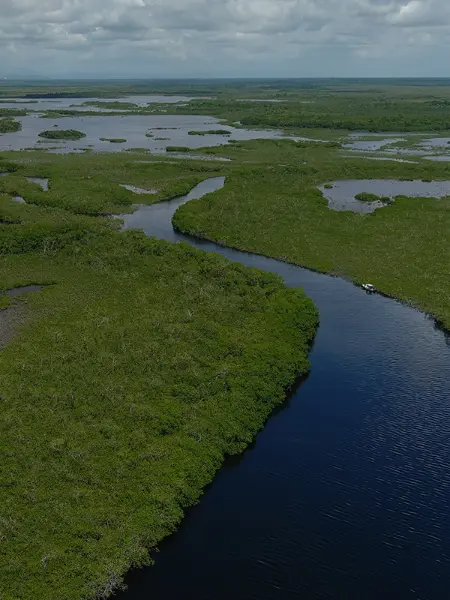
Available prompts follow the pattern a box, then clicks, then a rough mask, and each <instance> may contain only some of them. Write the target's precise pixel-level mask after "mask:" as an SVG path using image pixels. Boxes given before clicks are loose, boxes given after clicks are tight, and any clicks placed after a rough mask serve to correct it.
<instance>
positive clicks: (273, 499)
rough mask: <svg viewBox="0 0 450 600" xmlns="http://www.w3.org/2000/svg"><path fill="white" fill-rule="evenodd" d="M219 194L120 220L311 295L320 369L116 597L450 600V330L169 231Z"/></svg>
mask: <svg viewBox="0 0 450 600" xmlns="http://www.w3.org/2000/svg"><path fill="white" fill-rule="evenodd" d="M402 183H403V182H402ZM405 183H410V184H411V183H412V182H405ZM223 185H224V180H223V178H215V179H211V180H209V181H205V182H203V183H201V184H200V186H197V187H196V188H194V189H193V190H192V192H191V193H190V194H188V195H187V196H185V197H184V198H178V199H176V200H172V201H170V202H163V203H160V204H154V205H152V206H146V207H142V208H140V209H139V210H138V211H137V212H136V213H135V214H134V215H126V216H125V218H126V221H127V224H126V226H127V227H128V228H131V227H133V228H137V229H139V228H142V229H144V231H145V232H146V233H147V234H148V235H151V236H155V237H158V238H162V239H166V240H169V241H171V242H177V241H185V242H188V243H189V244H192V245H193V246H196V247H199V248H202V249H204V250H206V251H210V252H217V253H220V254H222V255H224V256H225V257H227V258H229V259H230V260H232V261H235V262H240V263H242V264H244V265H246V266H250V267H257V268H260V269H263V270H266V271H270V272H273V273H277V274H279V275H280V276H281V277H283V279H284V281H285V283H286V285H288V286H290V287H297V286H300V287H302V288H304V289H305V291H306V293H307V294H308V296H310V297H311V298H312V299H313V301H314V302H315V304H316V306H317V307H318V309H319V311H320V329H319V331H318V335H317V337H316V340H315V343H314V347H313V350H312V353H311V356H310V359H311V364H312V370H311V374H310V376H309V377H308V379H307V380H306V381H305V382H304V383H303V384H302V385H301V386H300V387H299V388H298V389H297V390H296V391H295V392H294V393H293V395H292V398H291V400H290V402H288V403H285V405H284V406H283V408H282V410H279V411H278V412H275V413H274V414H273V416H272V418H271V419H270V420H269V422H268V424H267V425H266V427H265V428H264V430H263V431H262V432H261V433H260V435H259V436H258V438H257V440H256V442H255V443H254V444H253V445H252V446H251V447H250V448H249V449H248V450H247V451H246V452H245V453H244V454H243V455H241V456H239V457H236V458H234V459H229V460H228V461H227V463H226V464H225V466H224V467H223V468H222V469H221V470H220V471H219V473H218V474H217V476H216V478H215V480H214V482H213V483H212V485H211V486H210V487H209V488H208V489H207V490H206V492H205V494H204V495H203V497H202V498H201V500H200V503H199V504H198V505H197V506H194V507H193V508H192V509H190V510H189V511H188V513H187V516H186V518H185V519H184V521H183V523H182V525H181V527H180V529H179V531H177V532H176V533H175V534H174V535H173V536H172V537H170V538H169V539H168V540H166V541H165V542H164V543H163V544H162V545H161V553H160V554H157V555H155V566H153V567H149V568H147V569H143V570H140V571H135V572H133V573H131V574H130V575H129V576H128V578H127V584H128V591H126V592H124V593H119V594H117V596H115V598H117V600H149V599H150V598H151V599H152V600H180V598H189V599H190V598H195V600H211V599H214V600H231V599H233V600H299V599H302V600H447V599H448V598H449V590H450V468H449V464H450V444H449V437H450V386H449V381H450V339H449V337H448V336H446V335H445V334H444V333H443V332H442V331H441V330H439V328H438V327H436V326H435V324H434V322H433V321H432V320H431V319H430V318H428V317H427V316H426V315H424V314H422V313H420V312H418V311H416V310H414V309H412V308H410V307H407V306H404V305H402V304H400V303H398V302H395V301H393V300H390V299H388V298H384V297H382V296H380V295H378V294H366V293H365V292H364V291H363V290H361V289H360V288H357V287H355V286H354V285H352V284H351V283H349V282H347V281H344V280H343V279H339V278H333V277H328V276H325V275H321V274H318V273H312V272H310V271H308V270H306V269H302V268H300V267H297V266H295V265H290V264H287V263H283V262H279V261H276V260H273V259H269V258H265V257H264V256H256V255H254V254H248V253H245V252H239V251H236V250H232V249H230V248H224V247H221V246H218V245H216V244H214V243H211V242H207V241H205V240H198V239H195V238H192V237H186V236H183V235H182V234H180V233H177V232H175V231H174V230H173V228H172V225H171V219H172V215H173V214H174V212H175V210H176V209H177V208H178V207H179V206H180V205H181V204H183V203H184V202H186V201H188V200H189V199H193V198H198V197H200V196H202V195H204V194H206V193H208V192H213V191H214V190H217V189H219V188H221V187H222V186H223ZM436 185H438V183H436ZM439 185H441V184H440V183H439ZM446 185H448V184H446ZM225 190H226V183H225ZM359 191H361V188H358V192H359ZM375 191H378V192H379V188H377V189H376V190H375ZM384 191H385V190H384ZM433 193H435V192H434V191H433ZM219 198H220V197H218V198H217V199H216V200H215V201H217V202H218V201H220V199H219ZM213 201H214V200H213Z"/></svg>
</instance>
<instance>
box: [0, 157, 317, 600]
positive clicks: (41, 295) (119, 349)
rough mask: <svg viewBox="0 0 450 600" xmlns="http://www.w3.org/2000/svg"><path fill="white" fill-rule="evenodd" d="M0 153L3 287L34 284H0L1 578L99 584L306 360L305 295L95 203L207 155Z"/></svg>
mask: <svg viewBox="0 0 450 600" xmlns="http://www.w3.org/2000/svg"><path fill="white" fill-rule="evenodd" d="M8 158H9V160H5V158H4V159H3V160H0V171H2V170H3V171H4V172H8V173H10V174H9V175H8V176H6V177H1V178H0V186H1V187H0V240H1V246H0V288H1V289H2V290H3V291H4V290H7V289H10V288H15V287H19V286H25V285H30V284H39V285H41V286H43V288H42V290H41V291H36V292H33V293H28V294H24V295H23V296H20V297H13V298H9V297H8V298H7V299H4V298H5V297H4V296H1V297H0V310H1V311H2V313H3V314H6V315H11V317H12V318H13V323H14V329H15V332H16V335H15V337H13V338H12V339H10V337H11V335H10V334H11V332H10V331H8V332H4V331H3V330H2V329H1V328H2V326H3V324H4V323H5V320H4V319H2V320H0V344H1V345H3V346H4V347H3V349H2V350H1V352H0V387H1V390H2V394H1V417H0V423H1V425H0V427H1V440H2V443H1V447H2V460H1V480H2V486H1V492H0V513H1V519H0V535H1V539H2V552H1V553H0V571H1V573H2V576H1V581H0V596H1V597H2V598H5V599H12V598H14V599H15V600H30V598H39V599H41V600H55V599H57V598H58V599H62V598H64V599H66V600H72V599H73V600H79V599H80V598H106V597H107V596H109V595H110V594H111V593H112V592H113V591H114V590H115V589H118V588H119V587H120V585H121V581H122V576H123V574H124V573H125V572H126V571H127V570H128V569H129V568H130V567H131V566H136V565H142V564H147V563H148V562H150V554H149V550H150V551H152V550H153V549H154V548H155V547H156V546H157V544H158V543H159V541H160V540H161V539H162V538H164V537H165V536H166V535H168V534H169V533H171V532H172V531H174V529H175V528H176V527H177V525H178V524H179V522H180V520H181V519H182V516H183V511H184V509H185V508H186V507H188V506H189V505H191V504H193V503H195V502H197V500H198V499H199V497H200V495H201V492H202V489H203V488H204V486H205V485H206V484H208V483H209V482H210V481H211V479H212V478H213V476H214V473H215V472H216V470H217V469H218V468H219V467H220V465H221V463H222V461H223V459H224V457H225V456H226V455H227V454H233V453H237V452H240V451H242V450H243V448H245V446H246V445H247V444H248V443H249V442H250V441H251V440H252V439H253V437H254V435H255V434H256V432H257V431H258V430H259V429H260V428H261V427H262V426H263V424H264V422H265V420H266V419H267V417H268V416H269V414H270V412H271V410H272V409H273V407H274V406H275V405H276V404H278V403H280V402H282V401H283V399H284V398H285V393H286V390H288V389H289V388H290V386H292V385H293V383H294V382H295V380H296V378H297V377H298V376H300V375H302V374H304V373H306V372H307V370H308V360H307V354H308V351H309V344H310V342H311V340H312V338H313V336H314V332H315V328H316V325H317V313H316V310H315V308H314V306H313V304H312V303H311V301H310V300H308V299H307V298H306V297H305V296H304V294H303V293H302V292H301V291H300V290H296V289H287V288H285V287H284V285H283V284H282V281H281V280H280V279H279V278H278V277H276V276H273V275H271V274H267V273H263V272H260V271H258V270H255V269H247V268H244V267H242V266H240V265H236V264H232V263H229V262H228V261H227V260H225V259H224V258H222V257H220V256H218V255H214V254H207V253H205V252H202V251H198V250H195V249H193V248H191V247H189V246H187V245H185V244H181V245H179V244H178V245H173V244H169V243H167V242H162V241H157V240H154V239H149V238H146V237H145V236H144V234H142V233H139V232H126V233H121V232H120V231H118V227H119V225H120V221H118V220H116V219H111V218H107V217H102V216H100V215H102V214H107V213H111V212H116V213H119V212H126V211H127V210H130V206H131V203H132V202H133V196H134V195H133V194H132V193H131V192H129V191H127V190H125V189H123V188H122V187H121V186H120V184H121V183H124V182H127V183H129V184H134V185H136V186H139V185H140V186H144V185H145V186H146V187H148V188H152V189H157V190H159V192H158V194H156V195H155V197H153V196H148V197H147V196H145V197H144V196H141V197H140V198H142V199H143V200H147V199H149V201H152V202H154V201H157V200H161V199H163V198H165V197H172V196H176V195H179V194H180V193H183V192H186V191H188V190H189V189H190V188H191V187H192V186H193V185H195V183H198V182H199V181H202V180H203V179H205V178H206V177H208V176H210V175H216V174H217V173H218V171H217V166H215V167H214V166H213V165H210V164H205V163H204V162H201V161H192V162H189V163H188V162H183V161H181V162H180V163H178V164H173V163H171V164H167V163H164V162H161V161H153V162H148V163H145V164H143V163H142V161H140V160H139V159H140V155H133V154H127V155H120V156H119V155H117V156H115V155H70V156H51V155H46V154H44V153H11V154H10V155H9V156H8ZM26 177H41V178H42V177H45V178H48V179H49V189H48V191H44V190H43V189H42V188H41V187H39V185H38V184H36V183H34V182H33V181H31V182H30V181H28V180H27V179H26ZM18 195H20V196H21V197H22V198H23V199H24V200H25V203H21V204H19V203H17V202H15V198H16V197H17V196H18ZM6 333H7V334H8V335H6ZM7 341H8V343H7V344H6V342H7ZM5 344H6V345H5ZM24 373H26V376H25V377H24Z"/></svg>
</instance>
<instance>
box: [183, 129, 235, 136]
mask: <svg viewBox="0 0 450 600" xmlns="http://www.w3.org/2000/svg"><path fill="white" fill-rule="evenodd" d="M188 134H189V135H231V131H228V129H208V130H207V131H188Z"/></svg>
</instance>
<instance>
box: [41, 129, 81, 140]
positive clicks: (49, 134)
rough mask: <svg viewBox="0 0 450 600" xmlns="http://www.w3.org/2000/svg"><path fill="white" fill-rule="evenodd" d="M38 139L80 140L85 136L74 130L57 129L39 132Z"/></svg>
mask: <svg viewBox="0 0 450 600" xmlns="http://www.w3.org/2000/svg"><path fill="white" fill-rule="evenodd" d="M39 137H41V138H45V139H47V140H81V138H84V137H86V134H85V133H83V132H82V131H77V130H76V129H58V130H56V131H51V130H47V131H41V133H40V134H39Z"/></svg>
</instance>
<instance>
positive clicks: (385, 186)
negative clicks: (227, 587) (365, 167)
mask: <svg viewBox="0 0 450 600" xmlns="http://www.w3.org/2000/svg"><path fill="white" fill-rule="evenodd" d="M325 185H326V184H325ZM325 185H321V186H320V187H319V190H320V191H321V192H322V194H323V195H324V196H325V198H326V199H327V200H328V207H329V208H330V209H331V210H351V211H353V212H359V213H371V212H374V211H375V210H376V209H377V208H380V207H382V206H385V203H383V202H382V201H374V202H366V201H362V200H358V199H357V198H356V197H355V196H357V195H358V194H361V193H368V194H376V195H377V196H379V197H380V198H382V197H389V198H391V199H394V198H395V197H396V196H408V197H410V198H424V197H427V198H442V197H443V196H449V195H450V181H430V182H428V181H420V180H415V181H399V180H397V179H349V180H345V181H333V182H331V185H332V186H333V187H332V188H327V187H325Z"/></svg>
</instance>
